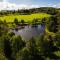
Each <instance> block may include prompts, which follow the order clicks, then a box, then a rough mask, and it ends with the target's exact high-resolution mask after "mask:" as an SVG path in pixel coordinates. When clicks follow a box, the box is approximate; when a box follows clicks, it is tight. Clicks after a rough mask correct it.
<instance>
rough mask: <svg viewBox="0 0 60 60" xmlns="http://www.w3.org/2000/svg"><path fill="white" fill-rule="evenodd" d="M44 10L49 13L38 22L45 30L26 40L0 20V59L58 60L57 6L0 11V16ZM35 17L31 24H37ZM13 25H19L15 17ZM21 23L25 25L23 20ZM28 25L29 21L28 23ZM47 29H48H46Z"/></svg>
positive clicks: (59, 26) (59, 14)
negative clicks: (47, 16)
mask: <svg viewBox="0 0 60 60" xmlns="http://www.w3.org/2000/svg"><path fill="white" fill-rule="evenodd" d="M37 12H38V13H39V12H44V13H47V14H51V17H49V18H43V19H42V20H41V23H40V24H45V26H46V27H45V32H44V34H43V35H40V36H38V37H36V38H33V37H32V38H31V39H30V40H28V41H27V42H26V41H24V40H23V39H22V38H21V36H16V35H15V34H14V33H13V32H10V31H9V30H8V24H7V23H6V21H0V60H60V54H59V53H60V12H59V9H57V8H52V7H43V8H34V9H29V10H18V11H15V10H14V11H1V12H0V16H3V15H8V14H31V13H37ZM37 21H38V20H37V19H35V20H34V21H33V25H36V24H37ZM14 24H15V25H19V22H18V20H17V19H15V20H14ZM21 25H25V22H24V20H22V21H21ZM28 25H29V23H28ZM47 30H48V31H47Z"/></svg>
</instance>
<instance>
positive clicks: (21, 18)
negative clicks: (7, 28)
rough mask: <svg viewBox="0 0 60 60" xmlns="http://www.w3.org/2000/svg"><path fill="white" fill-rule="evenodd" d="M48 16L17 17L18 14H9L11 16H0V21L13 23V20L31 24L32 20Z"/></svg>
mask: <svg viewBox="0 0 60 60" xmlns="http://www.w3.org/2000/svg"><path fill="white" fill-rule="evenodd" d="M49 16H50V15H49V14H46V13H34V14H30V15H19V14H11V15H7V16H6V15H4V16H0V20H2V21H4V20H6V22H13V21H14V19H15V18H17V19H18V21H21V20H24V21H25V22H28V21H29V22H31V21H32V20H33V19H42V18H44V17H49Z"/></svg>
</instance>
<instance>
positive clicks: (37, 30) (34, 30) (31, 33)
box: [12, 25, 45, 40]
mask: <svg viewBox="0 0 60 60" xmlns="http://www.w3.org/2000/svg"><path fill="white" fill-rule="evenodd" d="M44 30H45V25H37V27H32V25H30V26H25V27H24V28H23V29H18V31H16V30H12V31H13V32H14V33H15V34H16V35H20V36H21V37H22V39H23V40H29V39H31V38H32V37H36V36H38V35H40V34H43V33H44Z"/></svg>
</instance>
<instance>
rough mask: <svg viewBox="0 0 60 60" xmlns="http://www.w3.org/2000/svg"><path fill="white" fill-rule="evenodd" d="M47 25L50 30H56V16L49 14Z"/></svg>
mask: <svg viewBox="0 0 60 60" xmlns="http://www.w3.org/2000/svg"><path fill="white" fill-rule="evenodd" d="M47 27H48V30H49V31H50V32H54V33H56V32H57V31H58V19H57V17H56V16H51V17H50V18H49V20H48V22H47Z"/></svg>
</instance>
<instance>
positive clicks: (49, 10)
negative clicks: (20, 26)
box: [0, 7, 58, 15]
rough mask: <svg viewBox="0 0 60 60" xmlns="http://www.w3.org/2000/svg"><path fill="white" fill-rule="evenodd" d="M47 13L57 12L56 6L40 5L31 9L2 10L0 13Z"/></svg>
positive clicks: (53, 13)
mask: <svg viewBox="0 0 60 60" xmlns="http://www.w3.org/2000/svg"><path fill="white" fill-rule="evenodd" d="M40 12H42V13H47V14H51V15H55V14H56V13H58V8H53V7H40V8H32V9H21V10H19V9H18V10H2V11H1V12H0V15H8V14H31V13H40Z"/></svg>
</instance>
